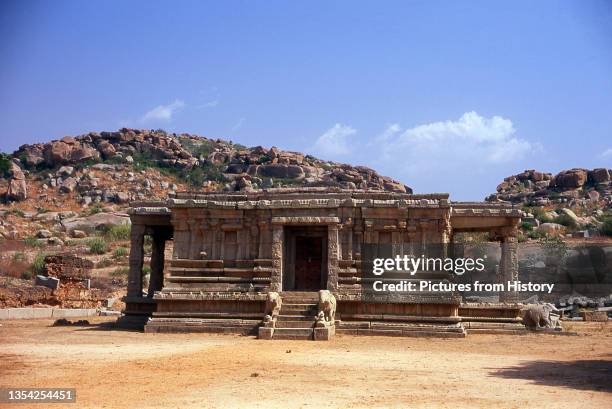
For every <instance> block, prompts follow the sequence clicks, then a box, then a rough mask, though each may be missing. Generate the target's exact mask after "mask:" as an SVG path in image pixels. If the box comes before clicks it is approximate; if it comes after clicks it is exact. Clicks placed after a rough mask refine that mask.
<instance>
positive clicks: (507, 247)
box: [499, 235, 518, 303]
mask: <svg viewBox="0 0 612 409" xmlns="http://www.w3.org/2000/svg"><path fill="white" fill-rule="evenodd" d="M499 270H500V279H501V282H502V283H503V284H504V286H507V285H508V281H516V280H518V241H517V238H516V236H515V235H506V236H503V237H502V240H501V259H500V263H499ZM499 300H500V301H501V302H508V303H513V302H517V301H518V292H516V291H504V292H503V293H501V294H500V295H499Z"/></svg>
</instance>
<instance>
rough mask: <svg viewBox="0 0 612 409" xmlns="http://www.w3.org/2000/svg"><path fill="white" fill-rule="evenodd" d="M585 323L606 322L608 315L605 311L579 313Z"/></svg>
mask: <svg viewBox="0 0 612 409" xmlns="http://www.w3.org/2000/svg"><path fill="white" fill-rule="evenodd" d="M580 315H582V318H583V319H584V320H585V321H597V322H605V321H608V313H607V312H606V311H584V312H582V313H580Z"/></svg>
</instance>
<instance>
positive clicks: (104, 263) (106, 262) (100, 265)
mask: <svg viewBox="0 0 612 409" xmlns="http://www.w3.org/2000/svg"><path fill="white" fill-rule="evenodd" d="M113 264H115V262H114V261H113V260H112V259H110V258H103V259H102V260H100V261H98V264H97V265H96V267H97V268H106V267H110V266H112V265H113Z"/></svg>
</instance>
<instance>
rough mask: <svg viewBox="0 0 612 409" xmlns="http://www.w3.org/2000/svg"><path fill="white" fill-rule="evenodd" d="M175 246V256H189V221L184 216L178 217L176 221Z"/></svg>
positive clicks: (183, 257)
mask: <svg viewBox="0 0 612 409" xmlns="http://www.w3.org/2000/svg"><path fill="white" fill-rule="evenodd" d="M173 224H174V246H173V258H175V259H185V258H189V247H188V246H189V230H188V227H187V222H186V221H185V219H183V218H177V219H176V220H175V221H174V223H173Z"/></svg>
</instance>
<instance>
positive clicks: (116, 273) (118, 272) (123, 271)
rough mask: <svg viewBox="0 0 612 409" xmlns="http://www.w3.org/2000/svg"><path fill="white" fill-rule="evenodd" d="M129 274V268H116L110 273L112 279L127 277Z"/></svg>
mask: <svg viewBox="0 0 612 409" xmlns="http://www.w3.org/2000/svg"><path fill="white" fill-rule="evenodd" d="M129 272H130V268H129V267H117V268H116V269H114V270H113V271H112V272H111V273H110V275H111V276H112V277H123V276H127V275H128V273H129Z"/></svg>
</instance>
